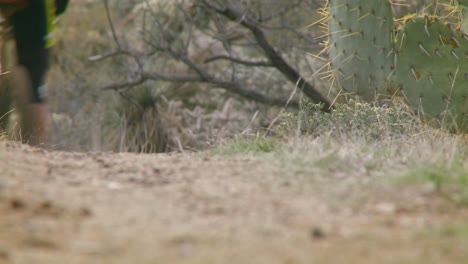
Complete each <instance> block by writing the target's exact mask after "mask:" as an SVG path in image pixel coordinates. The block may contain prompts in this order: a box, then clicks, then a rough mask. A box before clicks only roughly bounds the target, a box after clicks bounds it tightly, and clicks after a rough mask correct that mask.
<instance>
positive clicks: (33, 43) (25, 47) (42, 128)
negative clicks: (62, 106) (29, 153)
mask: <svg viewBox="0 0 468 264" xmlns="http://www.w3.org/2000/svg"><path fill="white" fill-rule="evenodd" d="M47 22H48V18H47V10H46V3H45V0H39V1H31V2H30V4H29V6H28V7H27V8H26V9H24V10H23V11H22V12H20V13H18V14H16V15H15V16H14V17H13V27H14V33H15V39H16V46H17V54H18V65H19V66H18V69H16V71H15V79H16V85H17V87H15V88H16V90H17V94H18V96H17V102H18V110H19V112H20V115H21V119H22V122H21V137H22V141H23V142H28V143H30V144H34V145H37V144H41V143H45V142H46V137H47V134H46V129H47V118H48V110H47V105H46V102H45V100H46V90H47V87H46V73H47V69H48V66H49V49H48V48H47V37H48V23H47Z"/></svg>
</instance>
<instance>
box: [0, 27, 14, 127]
mask: <svg viewBox="0 0 468 264" xmlns="http://www.w3.org/2000/svg"><path fill="white" fill-rule="evenodd" d="M14 46H15V44H14V40H13V39H12V38H10V37H9V35H8V32H3V35H2V36H1V39H0V65H1V70H0V134H1V133H2V131H3V132H6V131H7V126H8V120H9V117H10V113H11V110H12V100H13V87H12V75H11V72H10V71H11V69H12V68H13V67H14V66H15V65H16V59H15V56H16V51H15V47H14Z"/></svg>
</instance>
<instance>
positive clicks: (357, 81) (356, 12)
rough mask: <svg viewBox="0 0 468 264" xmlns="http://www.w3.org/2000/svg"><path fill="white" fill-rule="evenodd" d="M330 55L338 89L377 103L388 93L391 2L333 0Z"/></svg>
mask: <svg viewBox="0 0 468 264" xmlns="http://www.w3.org/2000/svg"><path fill="white" fill-rule="evenodd" d="M327 15H328V31H329V39H328V53H329V56H330V60H331V67H332V70H333V75H334V78H335V81H336V84H337V86H338V88H340V89H343V90H344V91H347V92H351V93H353V94H357V95H359V96H361V97H363V98H365V99H366V100H369V101H373V100H375V99H377V98H378V97H379V95H386V94H388V91H387V85H386V84H387V81H388V77H389V76H390V75H391V72H392V68H391V66H392V59H391V56H390V55H389V54H390V53H391V51H392V49H393V43H392V30H393V16H392V9H391V6H390V4H389V2H388V1H387V0H329V2H328V14H327Z"/></svg>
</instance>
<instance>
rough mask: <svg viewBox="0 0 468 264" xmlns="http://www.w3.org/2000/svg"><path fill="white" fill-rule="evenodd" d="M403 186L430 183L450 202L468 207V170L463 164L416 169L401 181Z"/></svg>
mask: <svg viewBox="0 0 468 264" xmlns="http://www.w3.org/2000/svg"><path fill="white" fill-rule="evenodd" d="M401 183H404V184H425V183H430V184H432V185H433V186H434V188H435V190H436V192H438V193H440V194H442V195H444V196H445V197H447V198H449V199H450V200H451V201H453V202H456V203H459V204H462V205H465V206H468V170H466V168H465V167H464V165H463V163H454V164H453V165H452V166H445V167H436V166H433V167H431V168H424V169H417V170H415V171H412V172H410V173H409V174H408V176H406V177H404V178H403V179H402V180H401Z"/></svg>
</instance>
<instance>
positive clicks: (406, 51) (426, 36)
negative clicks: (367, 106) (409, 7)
mask: <svg viewBox="0 0 468 264" xmlns="http://www.w3.org/2000/svg"><path fill="white" fill-rule="evenodd" d="M395 69H396V73H395V80H396V82H397V83H398V84H399V86H400V88H401V91H402V93H403V95H404V96H405V98H406V100H407V101H408V103H409V105H410V106H411V107H413V108H414V109H416V110H417V111H418V112H420V113H424V116H425V117H430V118H438V119H439V120H441V121H443V123H444V125H446V126H447V127H449V128H450V129H452V130H455V131H457V130H458V131H463V132H468V37H467V36H466V35H464V34H463V33H462V32H461V31H454V30H452V28H451V27H450V26H449V25H446V24H444V23H442V22H441V21H439V20H438V19H437V18H432V17H415V18H411V19H408V20H406V22H405V24H404V25H403V26H402V28H401V29H400V30H399V32H398V34H397V36H396V54H395Z"/></svg>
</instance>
